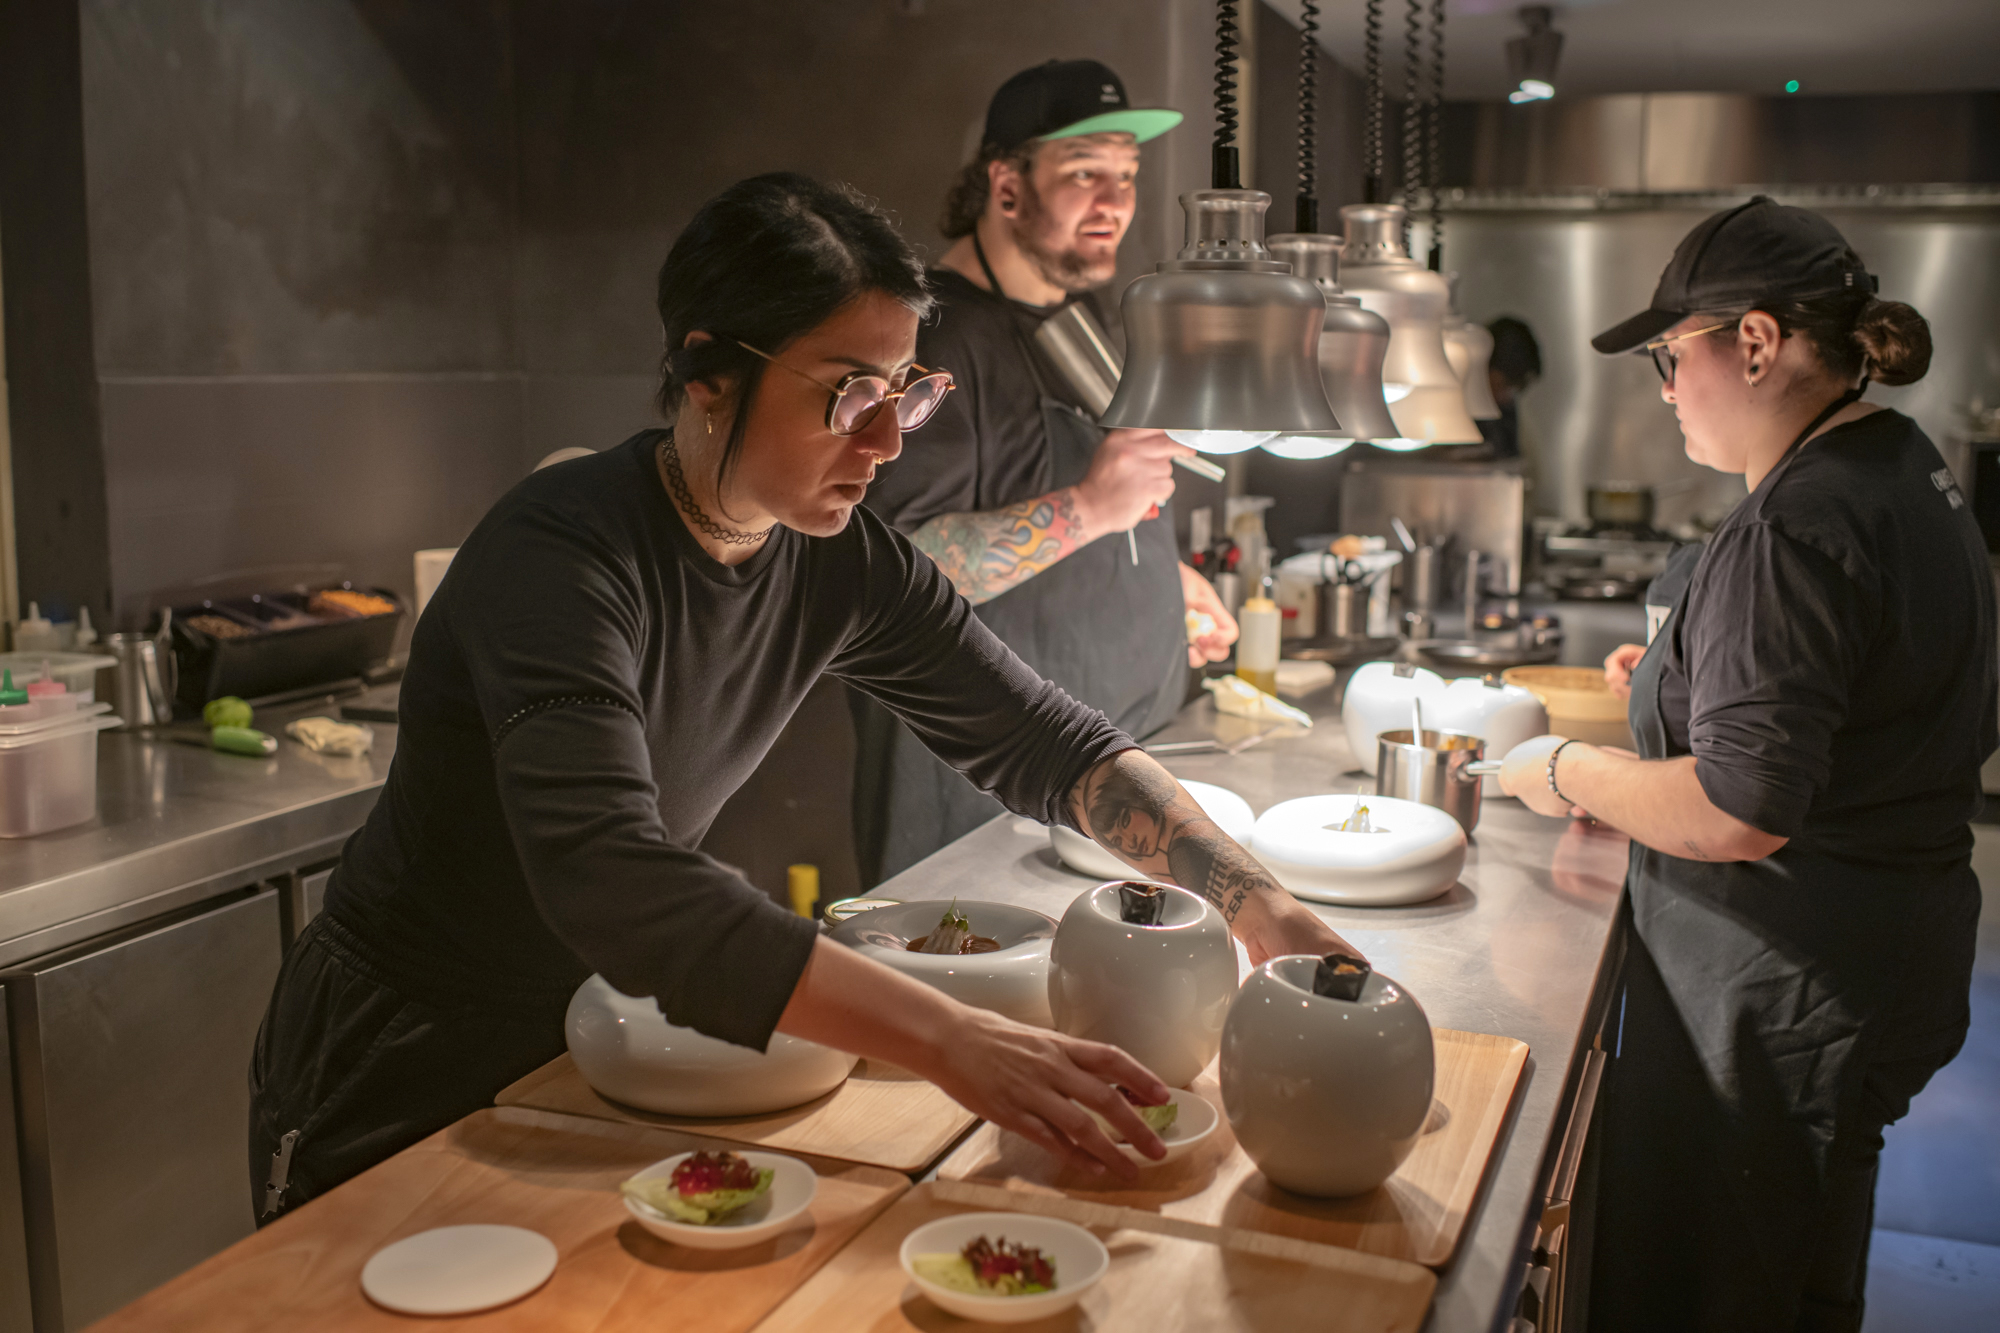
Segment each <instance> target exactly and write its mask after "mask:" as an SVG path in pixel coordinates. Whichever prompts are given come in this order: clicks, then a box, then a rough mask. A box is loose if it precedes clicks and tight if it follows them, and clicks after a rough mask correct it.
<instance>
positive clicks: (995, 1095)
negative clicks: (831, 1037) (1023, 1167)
mask: <svg viewBox="0 0 2000 1333" xmlns="http://www.w3.org/2000/svg"><path fill="white" fill-rule="evenodd" d="M958 1019H959V1021H958V1023H957V1024H956V1025H955V1028H954V1031H953V1032H952V1034H951V1037H950V1039H949V1040H946V1041H943V1042H940V1043H939V1058H938V1061H937V1063H936V1065H935V1067H933V1068H931V1069H928V1070H925V1071H922V1072H924V1073H926V1074H927V1075H928V1076H929V1077H930V1079H931V1081H932V1082H933V1083H936V1084H937V1085H938V1086H939V1087H940V1088H943V1089H944V1090H945V1092H947V1093H949V1094H950V1096H951V1098H952V1100H953V1101H956V1102H957V1103H958V1104H959V1105H961V1106H963V1107H964V1108H965V1109H966V1110H968V1111H971V1112H972V1113H973V1114H974V1115H977V1116H981V1117H983V1118H985V1119H987V1120H991V1121H992V1122H993V1123H994V1124H996V1125H998V1126H1000V1127H1001V1128H1002V1129H1009V1130H1012V1131H1013V1132H1014V1133H1016V1134H1019V1135H1020V1136H1021V1137H1022V1138H1024V1139H1029V1140H1031V1141H1032V1142H1034V1143H1036V1144H1039V1145H1040V1146H1041V1147H1042V1148H1044V1149H1045V1150H1047V1151H1048V1152H1050V1153H1052V1154H1054V1155H1055V1156H1057V1157H1059V1158H1061V1159H1062V1160H1063V1161H1064V1162H1066V1163H1068V1164H1069V1165H1070V1166H1072V1167H1076V1168H1079V1169H1081V1170H1085V1171H1089V1172H1091V1173H1093V1174H1096V1175H1102V1174H1104V1172H1105V1171H1106V1170H1107V1169H1108V1170H1110V1171H1112V1172H1114V1173H1115V1174H1117V1175H1119V1176H1121V1177H1123V1178H1125V1179H1127V1180H1129V1179H1132V1178H1133V1177H1134V1176H1136V1175H1137V1174H1138V1168H1137V1167H1136V1166H1134V1165H1133V1164H1132V1162H1131V1161H1130V1160H1129V1159H1127V1158H1126V1156H1125V1154H1124V1153H1122V1152H1120V1151H1119V1149H1118V1146H1117V1145H1116V1144H1114V1143H1112V1141H1111V1140H1110V1138H1109V1137H1107V1136H1106V1135H1105V1133H1104V1130H1103V1129H1102V1128H1101V1127H1100V1126H1099V1125H1098V1123H1097V1122H1096V1121H1095V1120H1093V1119H1091V1118H1090V1116H1089V1115H1088V1114H1086V1113H1085V1111H1084V1108H1085V1107H1089V1108H1090V1109H1091V1110H1092V1111H1095V1112H1097V1113H1098V1114H1099V1115H1101V1116H1103V1117H1104V1118H1105V1119H1106V1120H1108V1121H1110V1122H1111V1123H1112V1125H1114V1126H1115V1127H1116V1128H1117V1130H1118V1132H1119V1134H1120V1135H1121V1136H1123V1138H1124V1139H1125V1141H1126V1142H1128V1143H1130V1144H1131V1145H1132V1146H1133V1147H1135V1148H1137V1149H1138V1150H1139V1151H1140V1152H1142V1153H1144V1154H1145V1155H1146V1156H1148V1157H1152V1158H1156V1159H1157V1158H1160V1157H1164V1156H1166V1153H1167V1149H1166V1145H1165V1144H1163V1143H1161V1142H1160V1136H1159V1135H1157V1134H1155V1133H1154V1132H1153V1131H1152V1130H1150V1129H1148V1128H1147V1127H1146V1123H1145V1122H1144V1121H1143V1120H1141V1119H1140V1118H1139V1115H1138V1113H1137V1112H1136V1111H1134V1110H1133V1109H1132V1106H1131V1104H1130V1103H1128V1102H1127V1101H1126V1100H1125V1098H1124V1096H1123V1094H1121V1093H1120V1092H1119V1091H1118V1088H1119V1087H1124V1088H1129V1089H1131V1091H1132V1094H1133V1095H1134V1096H1136V1097H1137V1098H1138V1099H1139V1100H1140V1101H1141V1102H1143V1103H1145V1104H1146V1105H1148V1106H1154V1105H1158V1104H1159V1103H1161V1102H1164V1101H1165V1100H1166V1099H1167V1096H1168V1088H1167V1085H1166V1084H1164V1083H1162V1082H1160V1080H1159V1079H1158V1078H1155V1077H1154V1076H1153V1073H1152V1071H1150V1070H1148V1069H1147V1068H1146V1067H1145V1066H1144V1065H1142V1064H1140V1063H1139V1062H1138V1061H1137V1060H1134V1059H1133V1058H1132V1057H1131V1056H1129V1055H1127V1054H1126V1053H1125V1052H1123V1051H1121V1050H1119V1049H1118V1048H1117V1047H1116V1046H1106V1045H1104V1044H1103V1043H1101V1042H1095V1041H1083V1040H1081V1039H1079V1038H1076V1037H1066V1036H1064V1035H1063V1034H1061V1033H1060V1032H1050V1031H1047V1030H1045V1029H1043V1028H1034V1027H1029V1026H1028V1025H1026V1024H1025V1023H1016V1022H1014V1021H1013V1020H1012V1019H1008V1018H1002V1017H1001V1016H1000V1015H998V1014H994V1013H989V1012H987V1011H986V1010H983V1009H971V1008H965V1009H963V1012H962V1013H961V1014H960V1015H958ZM1114 1084H1115V1085H1117V1086H1113V1085H1114Z"/></svg>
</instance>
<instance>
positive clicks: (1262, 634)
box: [1236, 595, 1283, 694]
mask: <svg viewBox="0 0 2000 1333" xmlns="http://www.w3.org/2000/svg"><path fill="white" fill-rule="evenodd" d="M1282 625H1283V621H1282V619H1281V618H1280V616H1279V614H1278V604H1277V603H1276V602H1274V601H1272V600H1271V599H1270V598H1269V597H1265V596H1262V595H1259V596H1256V597H1251V598H1247V599H1245V601H1244V603H1243V607H1242V609H1241V610H1239V611H1238V612H1237V613H1236V626H1237V629H1238V631H1239V634H1238V637H1237V640H1236V674H1237V675H1238V676H1239V677H1241V678H1242V679H1243V680H1246V681H1248V682H1249V683H1250V684H1252V685H1255V686H1256V687H1257V688H1258V689H1260V690H1262V691H1264V693H1266V694H1276V693H1277V692H1278V636H1279V633H1280V630H1281V628H1282Z"/></svg>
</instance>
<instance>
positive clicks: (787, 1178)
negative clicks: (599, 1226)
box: [619, 1152, 819, 1250]
mask: <svg viewBox="0 0 2000 1333" xmlns="http://www.w3.org/2000/svg"><path fill="white" fill-rule="evenodd" d="M693 1155H694V1154H692V1153H675V1154H674V1155H673V1156H672V1157H669V1158H667V1159H666V1160H665V1161H661V1162H655V1163H653V1164H652V1165H651V1166H649V1167H647V1168H646V1169H645V1170H643V1171H640V1172H638V1173H636V1174H635V1175H633V1176H632V1179H633V1180H653V1179H656V1178H667V1179H671V1178H672V1177H673V1174H674V1168H675V1167H677V1166H679V1165H680V1164H681V1163H682V1162H683V1161H684V1160H686V1159H687V1158H689V1157H692V1156H693ZM739 1155H740V1156H742V1157H743V1158H745V1159H747V1160H748V1161H749V1163H750V1165H751V1166H753V1167H758V1168H763V1167H770V1168H771V1170H772V1171H773V1172H774V1173H775V1174H773V1175H772V1177H771V1188H770V1189H768V1190H766V1191H764V1197H763V1198H761V1199H758V1200H756V1201H755V1202H753V1203H751V1204H750V1205H749V1206H748V1207H746V1208H744V1209H742V1210H741V1211H740V1212H735V1213H731V1214H730V1215H729V1216H728V1217H725V1218H723V1219H722V1220H721V1221H720V1222H717V1223H715V1224H714V1225H713V1226H698V1225H696V1224H695V1223H693V1222H677V1221H675V1220H674V1219H673V1218H671V1217H668V1216H667V1215H666V1214H665V1213H663V1212H660V1211H659V1210H658V1209H655V1208H649V1207H648V1206H646V1205H645V1204H643V1203H640V1202H639V1201H638V1200H637V1199H635V1198H633V1197H632V1196H631V1195H629V1194H624V1193H620V1195H619V1197H620V1198H622V1199H624V1200H625V1210H626V1211H627V1212H629V1213H631V1214H632V1216H633V1217H636V1218H637V1219H639V1225H640V1226H642V1227H644V1228H646V1230H648V1231H650V1232H652V1233H653V1234H654V1235H655V1236H658V1237H659V1238H660V1239H661V1240H670V1241H672V1242H673V1243H674V1244H676V1245H685V1246H687V1247H688V1248H689V1249H691V1250H736V1249H741V1248H743V1247H744V1246H746V1245H755V1244H757V1243H758V1242H759V1241H765V1240H769V1239H770V1238H771V1237H773V1236H775V1235H777V1234H778V1233H779V1232H781V1231H783V1230H785V1229H786V1228H787V1227H789V1226H790V1225H791V1224H792V1223H793V1222H794V1221H795V1220H797V1218H798V1217H799V1215H800V1214H801V1213H803V1212H805V1210H806V1209H807V1208H810V1207H811V1206H812V1201H813V1195H814V1194H815V1193H817V1192H818V1190H819V1177H818V1176H816V1175H814V1174H813V1169H812V1168H811V1167H809V1166H807V1165H806V1164H805V1163H804V1162H801V1161H800V1160H799V1159H798V1158H796V1157H786V1156H785V1155H784V1154H782V1153H774V1152H746V1153H742V1154H739Z"/></svg>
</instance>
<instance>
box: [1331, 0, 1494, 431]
mask: <svg viewBox="0 0 2000 1333" xmlns="http://www.w3.org/2000/svg"><path fill="white" fill-rule="evenodd" d="M1409 3H1410V15H1411V18H1410V22H1409V24H1408V25H1407V30H1408V32H1409V33H1410V38H1409V45H1408V49H1407V51H1406V57H1407V61H1408V65H1407V66H1406V69H1408V70H1410V71H1415V69H1416V66H1417V64H1418V62H1419V56H1418V50H1417V47H1418V38H1417V34H1418V32H1419V31H1420V24H1419V22H1418V18H1419V15H1420V9H1421V4H1422V0H1409ZM1440 13H1441V11H1440ZM1381 17H1382V0H1368V29H1367V43H1366V54H1367V80H1368V101H1367V120H1366V140H1365V144H1364V151H1365V154H1366V160H1367V176H1366V178H1365V189H1366V197H1367V199H1368V202H1367V203H1362V204H1349V205H1348V206H1347V207H1345V208H1343V209H1341V210H1340V217H1341V222H1342V224H1343V227H1344V230H1345V234H1346V239H1345V240H1344V241H1343V242H1342V245H1341V254H1340V274H1341V281H1342V284H1343V285H1344V286H1345V287H1346V289H1347V291H1348V292H1349V293H1350V294H1351V295H1354V296H1357V297H1359V298H1360V299H1361V304H1362V305H1363V306H1365V307H1367V308H1368V309H1369V310H1372V311H1374V312H1375V313H1376V314H1378V315H1380V316H1381V317H1382V318H1383V319H1385V320H1387V321H1388V323H1389V354H1388V357H1387V359H1386V360H1385V361H1384V362H1383V365H1382V390H1383V397H1384V398H1386V399H1387V400H1388V403H1389V413H1390V415H1391V416H1393V417H1394V418H1395V420H1396V432H1397V434H1398V435H1399V436H1400V437H1402V438H1401V439H1400V440H1399V441H1398V442H1396V443H1393V444H1386V445H1384V446H1383V447H1385V448H1402V449H1422V448H1425V447H1427V446H1429V445H1433V444H1478V443H1479V442H1480V441H1481V439H1482V436H1481V435H1480V433H1479V427H1478V425H1477V424H1476V423H1474V421H1473V420H1472V417H1471V416H1470V415H1469V414H1468V413H1467V412H1466V409H1465V386H1464V385H1463V383H1461V382H1460V380H1459V378H1458V376H1457V375H1456V374H1455V373H1453V371H1452V368H1451V362H1450V361H1449V360H1447V359H1446V357H1445V351H1444V315H1445V309H1446V307H1447V306H1448V305H1449V304H1450V299H1451V294H1450V289H1449V288H1448V287H1447V286H1446V285H1445V280H1444V275H1443V274H1440V273H1434V272H1432V271H1431V270H1430V269H1428V268H1425V267H1424V266H1423V265H1422V264H1420V263H1418V262H1417V261H1416V260H1414V259H1412V258H1411V257H1410V253H1409V249H1408V246H1407V245H1406V243H1405V241H1404V236H1405V235H1406V228H1407V225H1408V218H1409V213H1408V210H1407V209H1405V208H1404V207H1403V206H1401V205H1398V204H1391V203H1385V202H1383V177H1382V61H1381ZM1442 40H1443V39H1442V36H1441V35H1440V36H1438V37H1437V38H1436V39H1435V43H1436V44H1435V45H1434V48H1433V54H1432V69H1433V74H1432V78H1433V81H1434V82H1437V83H1441V82H1442V79H1441V77H1440V76H1441V73H1442V65H1443V56H1442ZM1406 82H1407V84H1408V88H1407V91H1408V96H1407V97H1406V99H1405V101H1406V104H1407V105H1406V106H1405V109H1404V114H1405V119H1404V123H1403V131H1404V132H1403V157H1404V162H1403V170H1404V197H1405V199H1409V200H1414V199H1415V197H1416V194H1417V186H1418V184H1419V183H1420V182H1421V181H1422V180H1423V160H1422V159H1423V156H1424V153H1423V135H1422V132H1421V125H1422V120H1421V117H1422V114H1423V111H1422V107H1421V106H1420V105H1419V103H1420V101H1421V100H1422V98H1421V97H1420V94H1419V90H1418V87H1417V84H1416V74H1415V73H1414V72H1412V73H1410V74H1409V76H1408V79H1407V80H1406ZM1433 194H1435V191H1433Z"/></svg>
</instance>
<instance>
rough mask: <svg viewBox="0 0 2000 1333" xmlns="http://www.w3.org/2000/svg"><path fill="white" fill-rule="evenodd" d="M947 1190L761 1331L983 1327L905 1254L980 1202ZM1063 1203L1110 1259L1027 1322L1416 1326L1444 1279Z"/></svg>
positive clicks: (1329, 1251) (1065, 1325)
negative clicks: (957, 1313)
mask: <svg viewBox="0 0 2000 1333" xmlns="http://www.w3.org/2000/svg"><path fill="white" fill-rule="evenodd" d="M948 1189H949V1187H948V1186H947V1185H946V1184H945V1183H944V1182H938V1183H937V1184H935V1185H919V1186H918V1187H917V1188H916V1189H915V1190H912V1191H911V1192H910V1193H909V1194H908V1195H907V1196H905V1197H904V1198H903V1199H901V1200H899V1201H898V1202H897V1203H896V1204H895V1206H894V1207H892V1208H890V1209H889V1210H888V1211H887V1212H885V1213H883V1214H882V1215H881V1216H880V1217H878V1218H877V1219H876V1220H875V1221H874V1222H873V1223H872V1224H871V1225H870V1226H869V1227H868V1229H867V1230H865V1231H863V1232H862V1233H861V1234H860V1235H859V1236H857V1237H855V1239H854V1243H853V1244H851V1245H849V1246H848V1247H847V1248H846V1249H844V1250H842V1251H841V1252H840V1253H839V1254H837V1255H835V1256H834V1257H833V1259H832V1260H831V1261H830V1262H829V1263H828V1264H827V1265H826V1266H825V1267H824V1268H822V1269H820V1270H819V1272H818V1273H816V1274H815V1275H814V1276H813V1278H812V1279H811V1280H810V1281H809V1282H807V1283H806V1284H805V1285H804V1286H802V1287H800V1288H799V1289H798V1290H797V1291H795V1292H793V1293H792V1294H791V1296H790V1297H789V1298H788V1299H787V1300H786V1301H785V1303H784V1304H783V1305H780V1306H779V1307H778V1308H777V1309H776V1310H774V1311H772V1312H771V1316H770V1317H769V1318H768V1319H766V1320H765V1321H764V1322H763V1323H761V1324H759V1325H758V1326H757V1333H823V1330H826V1329H843V1330H854V1331H855V1333H913V1331H914V1330H926V1331H927V1333H934V1331H935V1330H939V1329H944V1328H971V1327H974V1326H973V1325H970V1324H966V1323H964V1322H963V1321H961V1320H958V1319H956V1318H954V1317H953V1316H951V1315H948V1314H946V1313H945V1312H944V1311H943V1310H940V1309H939V1308H938V1307H937V1306H935V1305H932V1304H931V1303H930V1301H929V1300H927V1299H926V1298H925V1297H924V1296H923V1295H922V1294H921V1293H919V1292H918V1290H917V1287H916V1284H915V1283H913V1282H911V1281H910V1280H909V1278H908V1277H907V1276H906V1275H905V1274H904V1272H903V1269H902V1265H901V1263H900V1262H899V1261H898V1259H897V1254H898V1252H899V1250H900V1249H901V1247H902V1244H903V1238H904V1237H905V1236H907V1235H909V1234H910V1232H912V1231H914V1230H915V1229H916V1228H917V1227H920V1226H922V1225H923V1224H925V1223H926V1222H931V1221H934V1220H936V1219H937V1218H940V1217H948V1216H950V1215H951V1214H953V1213H967V1212H978V1211H980V1208H979V1206H978V1205H976V1204H965V1203H958V1202H954V1201H952V1200H951V1199H950V1198H948V1197H946V1191H948ZM1057 1202H1059V1203H1062V1204H1064V1205H1066V1207H1065V1210H1064V1216H1065V1218H1066V1220H1068V1221H1073V1222H1076V1223H1077V1224H1078V1225H1080V1226H1086V1227H1089V1228H1090V1229H1091V1230H1092V1231H1093V1232H1094V1233H1096V1235H1097V1238H1098V1239H1099V1240H1101V1241H1103V1242H1104V1245H1105V1248H1106V1249H1108V1250H1110V1251H1111V1269H1110V1271H1109V1272H1108V1273H1106V1274H1105V1275H1104V1278H1103V1280H1102V1281H1100V1282H1099V1283H1098V1284H1097V1285H1096V1286H1095V1287H1092V1288H1091V1289H1090V1291H1088V1292H1087V1293H1085V1295H1084V1298H1083V1301H1082V1302H1081V1304H1080V1305H1078V1306H1077V1308H1075V1309H1074V1310H1071V1311H1069V1312H1067V1313H1065V1314H1062V1315H1058V1316H1055V1317H1053V1318H1051V1319H1048V1320H1045V1321H1041V1322H1037V1323H1035V1324H1032V1325H1022V1326H1021V1327H1024V1328H1030V1327H1031V1328H1036V1329H1049V1330H1055V1329H1062V1330H1075V1331H1076V1333H1084V1331H1085V1330H1089V1333H1120V1331H1122V1330H1130V1331H1131V1333H1161V1330H1164V1329H1201V1330H1202V1333H1230V1330H1244V1331H1245V1333H1248V1331H1249V1330H1258V1333H1270V1330H1277V1329H1312V1330H1314V1333H1416V1330H1417V1329H1418V1328H1420V1327H1421V1326H1422V1324H1423V1321H1424V1315H1425V1312H1426V1311H1428V1310H1429V1309H1430V1303H1431V1294H1432V1292H1433V1291H1434V1290H1435V1289H1436V1287H1437V1278H1436V1276H1435V1275H1433V1274H1432V1273H1431V1272H1430V1271H1429V1270H1428V1269H1425V1268H1421V1267H1419V1266H1417V1265H1416V1264H1410V1263H1401V1262H1398V1261H1396V1260H1393V1259H1382V1258H1377V1257H1375V1256H1373V1255H1366V1254H1357V1253H1355V1252H1353V1251H1352V1250H1340V1249H1334V1248H1332V1247H1330V1246H1325V1245H1309V1244H1305V1243H1303V1242H1300V1241H1292V1240H1280V1239H1278V1238H1277V1237H1273V1236H1261V1235H1256V1234H1254V1233H1244V1232H1238V1231H1233V1230H1229V1231H1223V1232H1218V1233H1215V1234H1212V1235H1205V1236H1202V1237H1200V1238H1189V1237H1182V1236H1170V1235H1164V1234H1161V1233H1159V1232H1157V1231H1147V1230H1141V1229H1137V1228H1132V1227H1128V1226H1124V1225H1122V1223H1123V1221H1124V1214H1123V1212H1122V1210H1120V1209H1116V1208H1107V1207H1105V1206H1103V1205H1101V1204H1087V1203H1080V1202H1076V1201H1074V1200H1058V1201H1057ZM1058 1277H1060V1274H1058Z"/></svg>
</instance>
